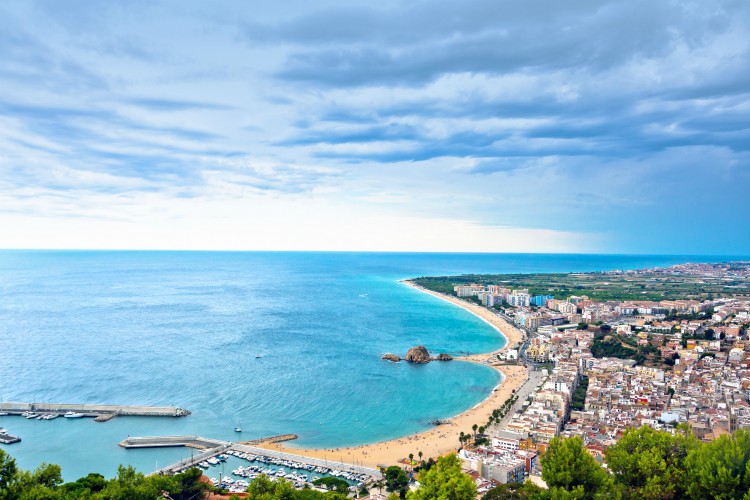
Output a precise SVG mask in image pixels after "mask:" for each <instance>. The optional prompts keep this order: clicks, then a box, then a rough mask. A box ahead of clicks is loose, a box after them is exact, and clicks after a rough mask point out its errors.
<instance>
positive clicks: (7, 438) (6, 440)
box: [0, 432, 21, 444]
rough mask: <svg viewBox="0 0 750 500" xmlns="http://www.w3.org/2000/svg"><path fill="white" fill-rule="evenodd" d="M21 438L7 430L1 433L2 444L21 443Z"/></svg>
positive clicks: (0, 441)
mask: <svg viewBox="0 0 750 500" xmlns="http://www.w3.org/2000/svg"><path fill="white" fill-rule="evenodd" d="M20 442H21V438H20V437H18V436H11V435H10V434H7V433H5V432H3V433H0V443H2V444H13V443H20Z"/></svg>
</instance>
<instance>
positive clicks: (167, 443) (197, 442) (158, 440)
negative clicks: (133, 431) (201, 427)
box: [119, 436, 230, 450]
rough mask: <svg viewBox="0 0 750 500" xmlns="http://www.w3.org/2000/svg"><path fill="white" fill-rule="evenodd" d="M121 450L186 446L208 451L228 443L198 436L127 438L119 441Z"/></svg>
mask: <svg viewBox="0 0 750 500" xmlns="http://www.w3.org/2000/svg"><path fill="white" fill-rule="evenodd" d="M119 444H120V446H122V447H123V448H127V449H131V448H172V447H176V446H187V447H189V448H196V449H199V450H207V449H208V450H210V449H213V448H220V447H222V446H226V445H228V444H230V443H228V442H227V441H219V440H218V439H210V438H203V437H200V436H143V437H128V438H127V439H124V440H122V441H120V443H119Z"/></svg>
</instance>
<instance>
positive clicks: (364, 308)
mask: <svg viewBox="0 0 750 500" xmlns="http://www.w3.org/2000/svg"><path fill="white" fill-rule="evenodd" d="M723 260H728V258H727V257H680V256H596V255H539V254H398V253H385V254H384V253H293V252H259V253H255V252H247V253H245V252H68V251H60V252H57V251H55V252H52V251H1V252H0V356H1V358H0V359H1V360H2V362H0V398H1V399H2V400H3V401H36V402H45V401H49V402H75V403H112V404H153V405H177V406H181V407H184V408H188V409H190V410H191V411H192V412H193V414H192V415H191V416H189V417H187V418H182V419H157V418H154V419H149V418H122V417H118V418H115V419H113V420H111V421H110V422H106V423H95V422H93V421H91V420H88V419H85V420H77V421H69V420H65V419H57V420H54V421H36V420H34V421H27V420H25V419H22V418H19V417H0V426H2V427H7V428H8V429H9V430H10V431H11V432H12V433H15V434H18V435H20V436H21V437H22V438H23V442H22V443H20V444H16V445H11V446H5V447H4V448H3V449H5V450H6V451H8V452H10V453H11V454H12V455H13V456H14V457H16V459H17V460H18V462H19V464H20V465H21V466H22V467H25V468H33V467H36V466H37V465H38V464H39V463H41V462H43V461H46V462H54V463H59V464H61V465H62V466H63V475H64V476H65V477H66V479H74V478H76V477H79V476H82V475H84V474H86V473H88V472H91V471H96V472H101V473H103V474H105V475H108V476H110V475H112V474H114V472H115V470H116V467H117V465H118V464H120V463H131V464H133V465H135V466H137V467H139V468H140V469H141V470H143V471H146V472H147V471H150V470H152V469H153V468H154V466H155V464H156V462H157V461H158V462H159V463H160V464H162V465H164V464H166V463H167V462H171V461H175V460H177V459H179V458H184V457H185V456H186V455H189V453H190V452H189V450H187V451H186V450H178V449H172V450H160V451H157V450H148V451H146V450H137V451H125V450H123V449H121V448H119V447H118V446H117V443H118V442H119V441H120V440H122V439H124V438H125V437H127V436H128V435H163V434H200V435H204V436H209V437H216V438H222V439H236V438H237V435H236V434H235V433H234V432H233V428H234V426H235V425H236V424H237V423H241V424H242V427H243V429H244V432H243V435H242V438H243V439H252V438H254V437H260V436H264V435H271V434H281V433H296V434H299V435H300V439H299V441H297V442H296V444H297V445H299V446H315V447H337V446H344V445H352V444H362V443H367V442H374V441H380V440H383V439H389V438H393V437H397V436H401V435H405V434H408V433H411V432H414V431H418V430H423V429H425V428H427V426H428V421H429V420H430V419H432V418H441V417H450V416H452V415H455V414H457V413H459V412H461V411H463V410H465V409H467V408H469V407H471V406H473V405H474V404H476V403H478V402H479V401H481V400H482V399H484V397H486V395H487V394H489V392H490V391H491V389H492V387H494V386H495V385H496V384H497V383H498V382H499V380H498V377H497V374H496V373H495V372H494V371H493V370H491V369H488V368H486V367H482V366H476V365H472V364H468V363H463V362H450V363H431V364H429V365H426V366H411V365H407V364H404V363H399V364H393V363H388V362H385V361H382V360H380V356H381V355H382V353H384V352H396V353H404V352H405V351H406V350H407V349H408V348H409V347H410V346H413V345H415V344H420V343H421V344H425V345H426V346H427V347H428V348H429V349H430V350H431V351H433V352H436V353H437V352H449V353H462V352H482V351H489V350H492V349H496V348H498V347H500V346H501V345H502V343H503V342H504V339H502V338H501V337H500V336H499V335H498V334H497V333H496V332H495V331H494V330H493V329H492V328H490V327H489V326H488V325H486V324H485V323H483V322H482V321H480V320H479V319H477V318H476V317H474V316H472V315H471V314H468V313H466V312H465V311H462V310H461V309H460V308H457V307H455V306H452V305H450V304H447V303H445V302H443V301H441V300H439V299H436V298H434V297H431V296H429V295H427V294H423V293H421V292H418V291H416V290H413V289H411V288H409V287H406V286H404V285H403V284H400V283H398V280H399V279H402V278H407V277H415V276H421V275H445V274H460V273H473V272H477V273H479V272H556V271H590V270H609V269H633V268H640V267H646V266H648V267H650V266H656V265H669V264H673V263H679V262H687V261H723ZM256 355H261V356H262V357H261V358H260V359H256Z"/></svg>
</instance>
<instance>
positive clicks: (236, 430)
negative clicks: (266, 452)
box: [234, 423, 242, 432]
mask: <svg viewBox="0 0 750 500" xmlns="http://www.w3.org/2000/svg"><path fill="white" fill-rule="evenodd" d="M234 432H242V424H241V423H239V424H237V427H235V428H234Z"/></svg>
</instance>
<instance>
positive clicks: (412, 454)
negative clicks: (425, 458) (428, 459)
mask: <svg viewBox="0 0 750 500" xmlns="http://www.w3.org/2000/svg"><path fill="white" fill-rule="evenodd" d="M413 463H414V453H409V465H412V464H413Z"/></svg>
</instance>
